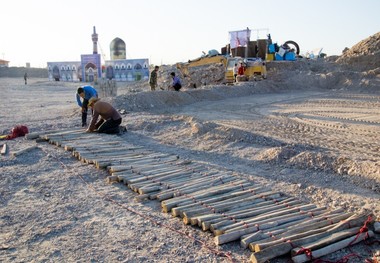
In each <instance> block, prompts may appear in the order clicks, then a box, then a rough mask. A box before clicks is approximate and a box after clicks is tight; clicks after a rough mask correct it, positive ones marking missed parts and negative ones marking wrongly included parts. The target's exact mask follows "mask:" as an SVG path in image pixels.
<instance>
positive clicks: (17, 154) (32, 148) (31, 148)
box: [11, 145, 38, 157]
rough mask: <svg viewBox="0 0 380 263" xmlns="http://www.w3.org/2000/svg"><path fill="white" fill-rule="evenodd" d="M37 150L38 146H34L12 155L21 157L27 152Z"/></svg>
mask: <svg viewBox="0 0 380 263" xmlns="http://www.w3.org/2000/svg"><path fill="white" fill-rule="evenodd" d="M36 148H38V147H37V145H33V146H30V147H27V148H24V149H22V150H19V151H17V152H12V153H11V155H12V156H13V157H16V156H19V155H21V154H23V153H26V152H28V151H31V150H34V149H36Z"/></svg>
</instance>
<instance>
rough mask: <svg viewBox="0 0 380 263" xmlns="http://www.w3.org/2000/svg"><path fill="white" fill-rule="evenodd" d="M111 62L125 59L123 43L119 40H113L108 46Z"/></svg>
mask: <svg viewBox="0 0 380 263" xmlns="http://www.w3.org/2000/svg"><path fill="white" fill-rule="evenodd" d="M110 51H111V60H115V59H126V49H125V42H124V41H123V40H122V39H120V38H118V37H117V38H115V39H114V40H112V41H111V44H110Z"/></svg>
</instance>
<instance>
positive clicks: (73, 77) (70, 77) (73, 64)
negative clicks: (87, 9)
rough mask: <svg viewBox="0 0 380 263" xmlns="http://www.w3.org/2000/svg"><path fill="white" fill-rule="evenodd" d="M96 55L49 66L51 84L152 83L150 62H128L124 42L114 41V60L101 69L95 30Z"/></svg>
mask: <svg viewBox="0 0 380 263" xmlns="http://www.w3.org/2000/svg"><path fill="white" fill-rule="evenodd" d="M91 36H92V42H93V53H92V54H89V55H81V61H66V62H65V61H62V62H48V63H47V68H48V76H49V80H52V81H53V80H55V81H82V82H96V81H97V80H98V79H101V78H107V79H114V80H116V81H137V80H148V79H149V60H148V59H126V51H125V42H124V41H123V40H122V39H120V38H115V39H114V40H112V42H111V44H110V52H111V60H108V61H105V65H103V66H102V65H101V56H100V54H98V49H97V42H98V34H96V30H95V27H94V32H93V34H92V35H91Z"/></svg>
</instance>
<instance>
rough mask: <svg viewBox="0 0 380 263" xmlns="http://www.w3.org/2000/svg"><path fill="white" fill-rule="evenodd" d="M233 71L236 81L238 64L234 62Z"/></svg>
mask: <svg viewBox="0 0 380 263" xmlns="http://www.w3.org/2000/svg"><path fill="white" fill-rule="evenodd" d="M233 73H234V82H236V77H237V75H238V65H237V64H236V63H235V66H234V67H233Z"/></svg>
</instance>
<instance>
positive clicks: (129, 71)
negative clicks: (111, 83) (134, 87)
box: [105, 59, 149, 81]
mask: <svg viewBox="0 0 380 263" xmlns="http://www.w3.org/2000/svg"><path fill="white" fill-rule="evenodd" d="M105 66H106V68H105V71H106V72H105V77H106V78H107V79H114V80H116V81H137V80H148V79H149V60H148V59H118V60H108V61H106V65H105Z"/></svg>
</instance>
